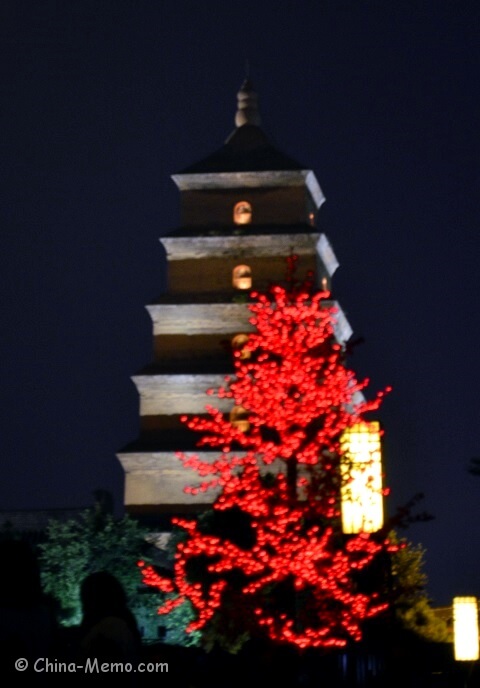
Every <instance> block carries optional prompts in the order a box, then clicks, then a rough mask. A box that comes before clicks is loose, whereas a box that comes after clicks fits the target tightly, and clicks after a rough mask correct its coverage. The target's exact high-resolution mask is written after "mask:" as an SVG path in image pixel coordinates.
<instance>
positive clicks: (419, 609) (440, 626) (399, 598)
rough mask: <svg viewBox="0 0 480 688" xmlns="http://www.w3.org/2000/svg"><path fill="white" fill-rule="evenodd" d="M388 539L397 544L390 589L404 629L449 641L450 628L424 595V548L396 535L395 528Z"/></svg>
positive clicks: (436, 639) (434, 639)
mask: <svg viewBox="0 0 480 688" xmlns="http://www.w3.org/2000/svg"><path fill="white" fill-rule="evenodd" d="M390 539H391V540H392V542H395V543H397V544H398V545H399V548H398V550H397V552H395V553H394V554H392V593H393V600H394V602H393V606H394V611H395V615H396V617H397V619H398V620H399V622H400V624H401V625H402V626H403V627H404V628H405V629H407V630H409V631H413V632H414V633H416V634H417V635H419V636H421V637H422V638H424V639H425V640H430V641H433V642H451V641H452V637H451V631H450V629H449V628H448V627H447V624H446V623H445V621H444V620H443V619H441V618H439V617H438V615H436V614H435V611H434V610H433V609H432V607H431V604H430V600H429V598H428V595H427V583H428V578H427V575H426V573H425V549H424V548H423V547H422V545H420V544H417V545H414V544H412V543H411V542H409V541H408V540H407V538H400V537H398V535H397V533H396V532H391V533H390Z"/></svg>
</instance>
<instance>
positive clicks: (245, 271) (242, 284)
mask: <svg viewBox="0 0 480 688" xmlns="http://www.w3.org/2000/svg"><path fill="white" fill-rule="evenodd" d="M232 283H233V286H234V287H235V289H251V288H252V271H251V269H250V268H249V267H248V265H237V266H236V267H234V268H233V273H232Z"/></svg>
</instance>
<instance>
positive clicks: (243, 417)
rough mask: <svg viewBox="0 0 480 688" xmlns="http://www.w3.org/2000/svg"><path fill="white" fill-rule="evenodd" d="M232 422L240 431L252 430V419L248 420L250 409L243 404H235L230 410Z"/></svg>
mask: <svg viewBox="0 0 480 688" xmlns="http://www.w3.org/2000/svg"><path fill="white" fill-rule="evenodd" d="M230 423H231V424H232V425H234V426H235V427H236V428H238V429H239V430H240V432H248V430H250V421H249V420H248V411H247V409H244V408H243V406H234V407H233V408H232V410H231V411H230Z"/></svg>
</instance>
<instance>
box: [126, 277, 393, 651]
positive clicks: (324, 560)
mask: <svg viewBox="0 0 480 688" xmlns="http://www.w3.org/2000/svg"><path fill="white" fill-rule="evenodd" d="M290 274H291V278H290V280H289V284H288V287H287V288H284V287H281V286H274V287H272V288H271V289H270V290H269V292H268V293H266V294H258V293H255V292H254V293H252V294H251V298H252V302H251V303H250V304H249V309H250V311H251V313H252V317H251V320H250V322H251V323H252V324H253V325H254V327H255V332H254V333H253V334H251V335H250V336H249V338H248V341H247V342H246V344H245V346H244V348H243V350H242V351H238V350H237V351H235V352H234V366H235V374H234V376H232V377H231V378H226V384H225V386H224V387H221V388H220V389H218V390H209V391H208V393H209V394H212V395H216V396H217V397H218V398H228V399H231V400H232V406H233V405H235V406H236V407H239V408H240V409H242V411H243V413H244V416H246V418H247V421H246V424H245V419H244V420H242V421H241V422H236V421H235V420H234V419H233V420H232V419H231V418H229V417H226V416H225V414H223V413H222V412H220V411H219V410H217V409H215V408H214V407H212V406H207V409H206V410H207V415H206V416H203V417H200V416H198V417H193V418H187V417H184V418H183V419H182V420H183V421H184V422H185V423H186V424H187V426H188V427H189V428H191V429H192V430H195V431H198V432H199V433H201V435H202V436H201V439H200V441H199V442H198V446H203V447H205V446H208V447H211V448H216V449H218V451H219V456H218V458H217V459H216V460H214V461H213V462H207V461H204V460H202V459H201V458H199V456H197V455H194V456H191V455H181V454H179V459H180V460H181V461H182V462H183V464H184V466H185V467H188V468H193V469H195V471H196V472H197V473H198V475H199V477H200V478H201V483H200V484H199V485H198V486H195V487H193V486H192V487H190V488H188V490H189V491H190V492H191V493H195V492H198V491H203V490H210V489H215V490H216V491H217V496H216V499H215V501H214V503H213V507H212V511H211V512H210V513H208V514H207V515H206V516H205V517H204V518H201V519H199V520H193V519H180V518H178V519H174V523H175V524H176V525H177V526H178V527H180V528H181V529H182V530H183V531H184V535H185V537H184V539H183V541H182V542H181V543H180V544H179V545H178V547H177V551H176V555H175V565H174V574H173V577H172V578H165V577H162V576H159V575H158V574H157V573H156V572H155V570H154V569H153V568H152V567H148V566H145V565H143V564H142V562H140V566H141V568H142V571H143V574H144V580H145V582H146V583H147V584H149V585H152V586H154V587H156V588H158V589H159V590H161V591H163V592H165V593H174V594H175V595H174V596H173V597H170V599H168V600H167V602H166V603H165V604H164V605H163V607H161V608H160V610H159V613H168V612H169V611H170V610H171V609H173V608H174V607H175V606H176V605H178V604H181V603H182V602H183V601H185V600H189V601H190V602H191V603H192V605H193V608H194V610H195V612H196V618H195V620H194V621H193V622H192V623H190V625H189V627H188V629H187V630H201V629H204V630H205V629H207V628H208V627H209V625H210V624H212V623H213V624H217V628H218V627H221V625H222V624H221V622H222V619H223V621H224V622H225V624H226V625H228V626H230V627H231V626H232V625H233V626H235V627H236V629H237V631H238V632H249V633H252V632H256V631H260V632H264V633H266V634H267V635H268V637H269V638H270V639H271V640H273V641H277V642H283V643H292V644H294V645H296V646H298V647H301V648H307V647H341V646H344V645H345V644H346V643H347V642H348V641H349V640H360V638H361V637H362V624H363V622H364V621H365V620H366V619H368V618H370V617H372V616H375V615H377V614H378V613H379V612H381V611H382V610H384V609H385V607H386V604H385V602H384V601H382V599H381V596H380V595H379V593H378V591H375V590H374V591H372V590H368V591H365V590H366V588H365V586H362V584H361V583H359V581H360V580H361V577H362V573H363V574H365V571H368V569H369V567H371V566H372V565H373V562H374V560H376V559H377V557H379V556H380V555H381V554H382V553H385V552H386V551H389V550H392V549H394V547H393V545H391V544H390V543H389V541H388V539H387V538H386V537H385V535H384V534H382V533H374V534H372V533H359V534H358V535H351V536H348V537H347V536H345V535H343V533H342V531H341V522H340V488H341V481H342V480H348V474H347V475H346V474H345V471H343V472H342V471H341V470H340V461H341V459H342V445H341V442H340V439H341V436H342V433H343V432H344V431H345V430H346V429H347V428H349V427H351V426H353V425H355V424H356V423H358V422H360V421H362V420H364V417H365V414H368V412H370V411H374V410H376V409H378V407H379V405H380V403H381V399H382V396H383V393H382V392H380V393H379V394H378V395H377V396H376V397H375V399H374V400H373V401H366V400H364V398H363V395H358V393H359V392H361V391H362V390H363V389H365V387H366V386H367V384H368V380H363V381H361V382H359V381H357V380H356V378H355V375H354V373H353V372H352V371H351V370H350V369H349V368H348V367H347V365H346V360H345V358H346V354H345V350H344V347H342V346H341V345H340V344H338V342H337V340H336V339H335V334H334V325H335V309H334V308H333V307H332V305H331V302H329V301H328V298H329V293H328V292H325V291H317V290H315V289H313V287H312V284H311V283H310V282H309V280H307V281H306V282H304V283H302V284H300V285H299V284H296V283H295V282H294V280H293V277H292V274H293V271H291V273H290ZM359 396H360V398H361V399H362V400H361V401H357V400H358V398H359Z"/></svg>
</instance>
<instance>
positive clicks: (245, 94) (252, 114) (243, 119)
mask: <svg viewBox="0 0 480 688" xmlns="http://www.w3.org/2000/svg"><path fill="white" fill-rule="evenodd" d="M260 123H261V119H260V112H259V111H258V96H257V93H256V91H255V89H254V88H253V85H252V82H251V81H250V78H249V76H248V73H247V76H246V77H245V80H244V82H243V84H242V85H241V86H240V90H239V92H238V93H237V112H236V113H235V125H236V126H237V127H243V125H244V124H253V125H254V126H256V127H259V126H260Z"/></svg>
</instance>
